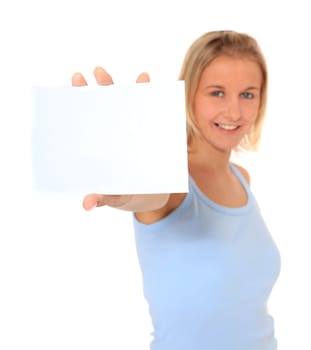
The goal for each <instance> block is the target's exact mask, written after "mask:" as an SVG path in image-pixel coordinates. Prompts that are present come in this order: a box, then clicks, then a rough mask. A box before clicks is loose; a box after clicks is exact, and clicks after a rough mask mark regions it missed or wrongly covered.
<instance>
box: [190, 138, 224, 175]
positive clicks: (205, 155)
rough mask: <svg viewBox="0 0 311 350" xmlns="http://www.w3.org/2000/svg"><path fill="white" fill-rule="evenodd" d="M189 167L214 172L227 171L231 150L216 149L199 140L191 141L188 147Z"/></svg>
mask: <svg viewBox="0 0 311 350" xmlns="http://www.w3.org/2000/svg"><path fill="white" fill-rule="evenodd" d="M188 157H189V167H190V170H191V167H192V166H194V165H195V166H196V167H197V166H199V167H202V168H206V169H209V170H214V171H224V170H227V169H228V164H229V161H230V157H231V150H229V151H224V150H220V149H217V148H215V147H213V146H212V145H210V144H209V143H207V142H206V141H204V140H201V139H200V138H196V139H193V140H192V141H191V142H190V143H189V145H188Z"/></svg>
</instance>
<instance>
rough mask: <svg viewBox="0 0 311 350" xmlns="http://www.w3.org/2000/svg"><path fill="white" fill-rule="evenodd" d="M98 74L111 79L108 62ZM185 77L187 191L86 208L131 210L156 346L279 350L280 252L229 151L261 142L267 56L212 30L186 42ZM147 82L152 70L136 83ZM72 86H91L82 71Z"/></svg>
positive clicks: (247, 40)
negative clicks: (273, 312)
mask: <svg viewBox="0 0 311 350" xmlns="http://www.w3.org/2000/svg"><path fill="white" fill-rule="evenodd" d="M94 75H95V78H96V80H97V82H98V83H99V84H101V85H107V84H112V79H111V77H110V75H109V74H108V73H107V72H105V71H104V70H103V69H102V68H100V67H97V68H96V69H95V71H94ZM179 78H180V79H181V80H185V86H186V108H187V127H188V160H189V193H187V194H174V193H172V194H162V195H133V196H129V195H127V196H122V195H120V196H105V195H99V194H90V195H87V196H86V197H85V199H84V202H83V205H84V208H85V209H86V210H89V209H91V208H93V207H95V206H102V205H110V206H112V207H115V208H119V209H124V210H130V211H133V212H134V215H133V218H134V227H135V236H136V246H137V253H138V257H139V261H140V265H141V269H142V275H143V282H144V293H145V297H146V299H147V301H148V303H149V309H150V314H151V318H152V322H153V325H154V332H153V336H154V339H153V341H152V343H151V349H152V350H190V349H191V350H207V349H212V350H229V349H230V350H275V349H277V341H276V339H275V337H274V322H273V318H272V317H271V316H270V315H269V313H268V311H267V301H268V298H269V295H270V292H271V290H272V288H273V285H274V283H275V281H276V279H277V277H278V274H279V269H280V257H279V253H278V250H277V248H276V246H275V244H274V242H273V240H272V238H271V236H270V233H269V231H268V229H267V227H266V225H265V223H264V220H263V218H262V216H261V214H260V210H259V207H258V205H257V203H256V200H255V198H254V196H253V194H252V192H251V190H250V187H249V183H250V177H249V174H248V173H247V171H246V170H245V169H243V168H242V167H240V166H238V165H235V164H232V163H231V161H230V158H231V152H232V150H234V149H237V148H244V149H249V150H252V149H256V147H257V145H258V143H259V139H260V134H261V127H262V123H263V119H264V113H265V108H266V100H267V68H266V63H265V59H264V57H263V55H262V53H261V50H260V48H259V47H258V44H257V42H256V41H255V40H254V39H253V38H251V37H250V36H248V35H246V34H241V33H237V32H233V31H217V32H209V33H206V34H204V35H203V36H201V37H200V38H198V39H197V40H196V41H195V42H194V43H193V44H192V45H191V47H190V48H189V50H188V53H187V54H186V57H185V60H184V63H183V66H182V70H181V74H180V77H179ZM148 81H149V77H148V75H147V74H146V73H143V74H141V75H140V76H139V77H138V79H137V82H148ZM72 83H73V85H74V86H83V85H86V81H85V79H84V77H83V76H82V75H81V74H80V73H76V74H74V75H73V78H72ZM172 137H174V136H173V135H172ZM163 171H165V169H164V170H163Z"/></svg>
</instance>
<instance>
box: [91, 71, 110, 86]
mask: <svg viewBox="0 0 311 350" xmlns="http://www.w3.org/2000/svg"><path fill="white" fill-rule="evenodd" d="M94 76H95V79H96V81H97V83H98V85H110V84H113V81H112V78H111V76H110V75H109V74H108V73H107V72H106V71H105V69H104V68H102V67H96V68H95V69H94Z"/></svg>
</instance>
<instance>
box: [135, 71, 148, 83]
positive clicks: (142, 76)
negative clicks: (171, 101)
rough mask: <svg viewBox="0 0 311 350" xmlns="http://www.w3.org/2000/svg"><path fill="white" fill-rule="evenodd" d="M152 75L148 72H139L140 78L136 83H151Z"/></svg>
mask: <svg viewBox="0 0 311 350" xmlns="http://www.w3.org/2000/svg"><path fill="white" fill-rule="evenodd" d="M149 82H150V77H149V74H148V73H145V72H144V73H141V74H139V76H138V78H137V79H136V83H149Z"/></svg>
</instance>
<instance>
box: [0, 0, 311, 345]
mask: <svg viewBox="0 0 311 350" xmlns="http://www.w3.org/2000/svg"><path fill="white" fill-rule="evenodd" d="M307 4H308V3H307V1H305V0H296V1H294V2H292V1H290V2H289V1H273V2H272V1H270V2H253V1H248V2H247V1H245V0H243V1H242V0H236V1H229V0H228V1H214V2H211V1H210V2H208V1H206V0H205V1H200V0H191V1H183V0H179V1H178V2H176V3H175V2H170V1H168V0H164V1H160V0H158V1H147V0H145V1H142V0H132V1H127V0H124V1H122V0H111V1H105V0H102V1H93V0H89V1H79V0H77V1H74V2H71V1H70V2H69V1H66V0H61V1H60V0H53V1H43V0H41V1H35V0H28V1H14V0H13V1H10V2H1V5H0V39H1V40H0V81H1V84H0V198H1V200H0V349H1V350H10V349H14V350H15V349H19V350H20V349H32V350H36V349H40V350H41V349H58V350H63V349H66V350H70V349H75V350H78V349H81V350H82V349H83V350H84V349H92V350H96V349H135V350H136V349H137V350H147V349H148V346H149V341H150V336H149V332H150V330H151V326H150V320H149V316H148V308H147V305H146V303H145V301H144V298H143V294H142V285H141V276H140V271H139V266H138V262H137V258H136V254H135V244H134V236H133V229H132V222H131V215H130V214H128V213H124V212H118V211H114V210H112V209H109V208H101V209H97V210H95V211H93V212H89V213H87V212H84V211H83V209H82V206H81V202H82V196H61V195H54V196H52V195H51V196H39V195H34V193H33V192H32V190H31V185H30V184H31V168H30V130H31V114H30V107H31V105H30V96H29V88H30V87H31V86H33V85H68V84H70V79H71V75H72V73H73V72H75V71H82V72H83V73H85V75H86V77H87V78H88V80H89V81H90V84H95V82H94V79H93V78H92V71H93V68H94V67H95V66H96V65H102V66H103V67H105V68H106V69H107V70H108V71H109V72H110V73H111V74H112V76H113V77H114V79H115V82H122V81H132V80H134V79H135V78H136V76H137V75H138V74H139V73H140V72H142V71H148V72H149V73H150V75H151V78H152V79H153V80H159V81H165V80H173V79H177V76H178V73H179V69H180V65H181V62H182V59H183V56H184V54H185V52H186V50H187V48H188V46H189V45H190V44H191V42H192V41H193V40H194V39H196V38H197V37H198V36H199V35H201V34H203V33H204V32H206V31H209V30H215V29H234V30H238V31H243V32H247V33H249V34H251V35H254V36H255V37H256V38H257V40H258V41H259V43H260V45H261V46H262V49H263V51H264V52H265V55H266V58H267V61H268V64H269V69H270V95H269V96H270V99H269V109H268V115H267V122H266V124H265V128H264V137H263V140H262V147H261V149H260V152H259V153H258V154H256V155H249V156H243V157H242V158H240V159H239V161H240V163H242V164H244V165H246V166H247V168H248V170H249V171H250V173H251V175H252V186H253V191H254V193H255V195H256V196H257V199H258V201H259V202H260V205H261V208H262V211H263V213H264V215H265V218H266V221H267V223H268V225H269V227H270V229H271V232H272V234H273V237H274V239H275V241H276V243H277V245H278V246H279V249H280V251H281V255H282V272H281V275H280V278H279V280H278V282H277V284H276V286H275V288H274V290H273V294H272V296H271V300H270V303H269V307H270V311H271V313H272V314H273V316H274V318H275V322H276V335H277V338H278V340H279V349H280V350H287V349H288V350H289V349H290V350H292V349H310V348H311V340H310V337H309V333H310V330H309V329H310V312H311V301H310V295H311V287H310V283H309V279H310V273H309V266H310V259H311V254H310V247H309V242H310V237H309V236H310V234H311V224H310V220H309V217H310V210H309V207H310V204H309V201H310V196H311V190H310V182H309V179H310V176H311V173H310V170H309V169H310V166H309V165H308V163H309V159H310V156H309V149H310V147H311V140H310V118H311V115H310V114H311V108H310V78H311V72H310V62H311V55H310V50H309V48H308V46H310V38H309V35H310V32H311V25H310V24H309V23H310V22H309V21H310V18H309V16H308V13H309V10H308V9H307ZM193 350H195V349H193Z"/></svg>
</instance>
